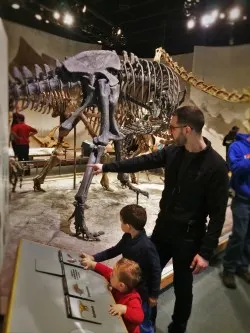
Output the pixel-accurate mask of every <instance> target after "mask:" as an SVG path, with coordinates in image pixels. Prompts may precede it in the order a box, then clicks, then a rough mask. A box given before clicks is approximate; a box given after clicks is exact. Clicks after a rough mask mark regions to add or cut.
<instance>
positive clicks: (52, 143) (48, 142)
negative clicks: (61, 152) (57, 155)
mask: <svg viewBox="0 0 250 333" xmlns="http://www.w3.org/2000/svg"><path fill="white" fill-rule="evenodd" d="M58 129H59V126H56V127H54V128H52V130H51V131H49V133H48V134H47V135H46V136H44V137H40V136H38V135H36V134H34V135H32V139H33V140H35V141H36V142H37V143H38V144H39V145H40V146H41V147H46V148H55V147H56V146H57V144H58V140H57V138H56V135H55V133H56V131H57V130H58ZM61 147H62V148H65V149H67V148H69V143H68V142H65V141H64V140H63V142H62V143H61Z"/></svg>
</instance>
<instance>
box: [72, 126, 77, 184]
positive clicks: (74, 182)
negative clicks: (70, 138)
mask: <svg viewBox="0 0 250 333" xmlns="http://www.w3.org/2000/svg"><path fill="white" fill-rule="evenodd" d="M73 188H74V189H75V188H76V125H75V127H74V181H73Z"/></svg>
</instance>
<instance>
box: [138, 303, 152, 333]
mask: <svg viewBox="0 0 250 333" xmlns="http://www.w3.org/2000/svg"><path fill="white" fill-rule="evenodd" d="M142 309H143V312H144V320H143V322H142V323H141V325H140V332H141V333H154V328H153V325H152V322H151V308H150V306H149V305H148V302H145V301H144V302H143V303H142Z"/></svg>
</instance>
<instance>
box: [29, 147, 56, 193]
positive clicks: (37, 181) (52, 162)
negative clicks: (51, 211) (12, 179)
mask: <svg viewBox="0 0 250 333" xmlns="http://www.w3.org/2000/svg"><path fill="white" fill-rule="evenodd" d="M58 149H59V147H57V148H56V149H55V150H54V152H53V153H52V155H51V156H50V158H49V160H48V162H47V163H46V164H45V166H44V168H43V169H42V171H41V172H40V174H39V175H37V176H36V177H34V179H33V182H34V186H33V188H34V191H35V192H36V191H37V192H45V190H44V189H42V188H41V185H42V184H43V183H44V180H45V178H46V176H47V174H48V173H49V171H50V170H51V169H52V168H53V167H54V166H56V165H57V164H58V161H59V158H58V157H57V150H58Z"/></svg>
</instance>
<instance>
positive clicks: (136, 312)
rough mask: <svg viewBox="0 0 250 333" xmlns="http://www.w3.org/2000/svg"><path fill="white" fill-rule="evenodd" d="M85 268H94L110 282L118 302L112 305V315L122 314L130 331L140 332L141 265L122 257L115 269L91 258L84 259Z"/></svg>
mask: <svg viewBox="0 0 250 333" xmlns="http://www.w3.org/2000/svg"><path fill="white" fill-rule="evenodd" d="M82 264H83V266H84V267H85V269H93V270H95V271H96V272H97V273H99V274H101V275H102V276H104V277H105V278H106V280H107V281H108V282H109V283H110V288H111V292H112V294H113V296H114V299H115V301H116V304H113V305H110V309H109V313H110V314H111V315H112V316H118V317H120V316H122V317H123V320H124V323H125V325H126V327H127V330H128V333H140V326H139V325H140V324H141V323H142V321H143V317H144V315H143V310H142V306H141V297H140V295H139V294H138V292H137V291H136V290H135V287H136V286H137V284H138V283H139V281H140V278H141V269H140V267H139V265H138V264H137V263H136V262H134V261H132V260H128V259H125V258H122V259H120V260H119V261H118V262H117V263H116V265H115V267H114V269H112V268H110V267H108V266H105V265H103V264H99V263H97V262H95V261H93V260H91V259H90V258H85V259H83V261H82Z"/></svg>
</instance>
